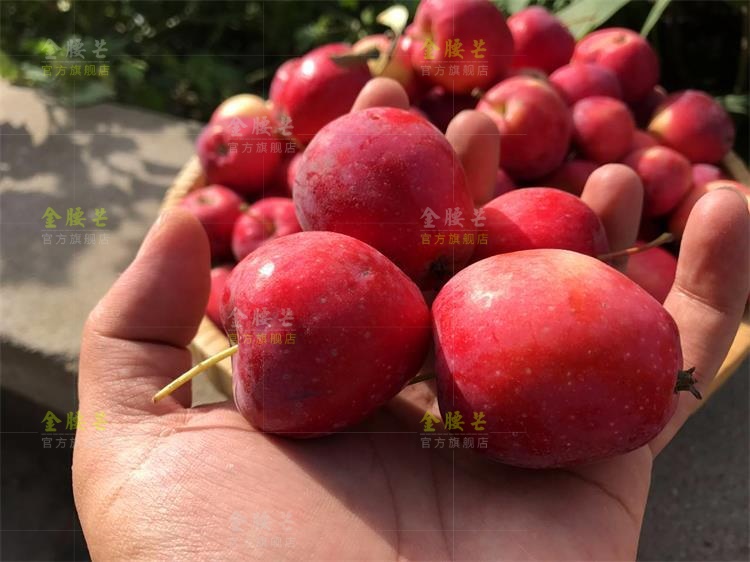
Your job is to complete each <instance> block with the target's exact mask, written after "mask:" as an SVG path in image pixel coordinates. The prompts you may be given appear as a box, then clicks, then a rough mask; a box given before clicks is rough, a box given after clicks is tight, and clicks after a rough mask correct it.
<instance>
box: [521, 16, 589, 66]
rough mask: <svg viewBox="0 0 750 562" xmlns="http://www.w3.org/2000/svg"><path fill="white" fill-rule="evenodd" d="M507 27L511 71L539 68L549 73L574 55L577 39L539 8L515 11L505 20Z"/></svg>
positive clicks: (553, 17)
mask: <svg viewBox="0 0 750 562" xmlns="http://www.w3.org/2000/svg"><path fill="white" fill-rule="evenodd" d="M508 28H509V29H510V32H511V34H512V35H513V44H514V49H513V62H512V63H511V66H512V67H513V68H538V69H541V70H543V71H544V72H546V73H547V74H549V73H551V72H554V71H555V70H556V69H558V68H560V67H561V66H563V65H564V64H567V63H568V61H570V57H571V56H573V49H574V48H575V45H576V40H575V39H574V38H573V36H572V35H571V33H570V31H568V28H567V27H565V25H563V23H562V22H561V21H560V20H559V19H557V18H556V17H555V16H554V15H553V14H551V13H550V12H548V11H547V10H545V9H544V8H542V7H541V6H531V7H529V8H524V9H523V10H520V11H518V12H516V13H515V14H513V15H512V16H510V17H509V18H508Z"/></svg>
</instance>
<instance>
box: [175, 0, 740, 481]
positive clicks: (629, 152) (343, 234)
mask: <svg viewBox="0 0 750 562" xmlns="http://www.w3.org/2000/svg"><path fill="white" fill-rule="evenodd" d="M459 61H460V64H459ZM454 66H456V67H457V68H458V71H454V70H453V67H454ZM376 75H378V76H386V77H389V78H392V79H394V80H396V81H398V82H399V83H400V84H401V85H402V86H403V88H404V90H405V92H406V93H407V95H408V98H409V101H410V103H411V105H412V108H411V109H410V110H408V111H407V110H404V109H397V108H392V107H371V108H368V109H363V110H359V111H353V112H352V111H351V108H352V105H353V103H354V101H355V99H356V98H357V96H358V94H359V93H360V91H361V90H362V88H363V87H364V85H365V84H366V83H367V82H368V80H369V79H370V78H372V77H373V76H376ZM269 98H270V99H269V100H268V101H266V100H263V99H261V98H259V97H257V96H254V95H250V94H241V95H237V96H234V97H232V98H229V99H228V100H226V101H225V102H224V103H222V104H221V105H220V106H219V107H218V108H217V109H216V110H215V112H214V114H213V116H212V117H211V120H210V122H209V123H208V125H206V127H205V129H204V130H203V132H202V133H201V135H200V137H199V139H198V141H197V153H198V157H199V159H200V162H201V165H202V167H203V171H204V176H205V179H206V187H203V188H201V189H198V190H195V191H193V192H191V193H190V194H189V195H187V196H186V197H185V198H184V199H183V201H182V203H181V204H182V205H183V206H184V207H185V208H186V209H188V210H190V211H191V212H192V213H193V214H194V215H195V216H196V217H197V218H198V220H199V221H200V222H201V223H202V224H203V225H204V227H205V230H206V233H207V235H208V238H209V240H210V244H211V251H212V257H213V260H214V265H215V269H214V270H213V271H212V273H211V294H210V299H209V303H208V307H207V310H206V314H207V316H208V317H209V318H210V319H211V320H213V321H214V322H215V323H216V324H217V325H218V326H219V327H221V328H223V329H224V330H225V331H226V332H227V333H228V334H230V336H231V338H230V339H231V340H232V343H233V344H235V345H234V346H233V347H234V349H232V353H234V355H233V359H232V360H233V381H234V383H233V384H234V399H235V402H236V405H237V407H238V409H239V411H240V412H241V413H242V414H243V416H244V417H245V418H246V419H247V420H248V422H249V423H250V424H252V425H253V426H254V427H256V428H257V429H259V430H261V431H264V432H270V433H275V434H281V435H286V436H290V437H313V436H320V435H326V434H329V433H332V432H336V431H339V430H342V429H345V428H347V427H350V426H351V425H352V424H356V423H358V422H360V421H362V420H363V419H364V418H366V417H367V416H368V415H370V414H371V413H373V412H374V411H375V410H377V409H378V408H379V407H381V406H383V405H384V404H386V403H387V402H388V401H389V400H390V399H391V398H393V397H394V396H395V395H396V394H398V393H399V392H400V391H401V390H402V389H403V388H404V386H405V385H407V384H409V382H410V381H412V379H414V377H415V376H416V375H417V374H418V373H425V372H426V373H433V374H434V376H435V378H436V383H437V384H436V388H437V397H438V401H439V405H440V408H441V411H442V412H443V413H444V414H445V413H447V412H452V411H456V410H458V411H469V412H471V411H482V412H484V413H485V414H486V420H487V427H486V429H487V436H488V445H487V448H486V449H481V452H482V453H484V454H486V455H488V456H489V457H491V458H492V459H495V460H497V461H500V462H503V463H507V464H510V465H515V466H523V467H535V468H545V467H559V466H570V465H576V464H581V463H589V462H593V461H596V460H599V459H603V458H607V457H611V456H613V455H618V454H622V453H625V452H627V451H630V450H633V449H635V448H637V447H640V446H642V445H644V444H645V443H647V442H648V441H650V440H651V439H652V438H653V437H654V436H655V435H656V434H657V433H658V432H659V431H661V429H662V428H663V427H664V426H665V424H666V423H667V421H668V420H669V419H670V417H671V416H672V414H673V412H674V410H675V408H676V403H677V397H678V395H677V391H678V390H692V391H694V389H693V388H692V379H691V375H690V371H689V370H688V371H682V370H681V369H682V368H683V364H682V352H681V347H680V339H679V334H678V330H677V326H676V324H675V322H674V321H673V320H672V318H671V317H670V315H669V314H668V313H667V311H666V310H665V309H664V308H663V307H662V305H661V303H662V302H663V300H664V299H665V297H666V294H667V292H668V291H669V288H670V287H671V285H672V282H673V280H674V276H675V268H676V258H675V257H674V253H676V251H677V250H678V246H677V243H675V244H674V245H672V246H668V247H667V249H665V248H651V249H648V250H646V251H643V252H641V253H636V254H635V255H633V256H632V257H631V258H630V262H629V265H628V266H627V269H626V274H623V273H621V272H620V271H618V270H617V269H615V268H614V267H613V266H612V265H611V264H610V263H608V261H607V257H608V256H611V253H610V247H609V242H608V240H607V234H606V232H605V230H604V228H603V226H602V223H601V221H600V219H599V218H598V217H597V215H596V214H595V213H594V212H593V211H592V209H591V208H589V207H588V206H587V205H586V203H584V201H583V200H582V199H581V198H580V195H581V192H582V190H583V186H584V184H585V183H586V181H587V179H588V177H589V176H590V175H591V174H592V173H593V172H594V171H595V170H596V169H597V168H598V167H600V166H602V165H604V164H608V163H612V162H619V163H622V164H624V165H626V166H629V167H630V168H632V169H633V170H634V171H635V172H636V173H637V175H638V176H639V177H640V179H641V181H642V183H643V187H644V204H643V217H642V229H641V234H640V236H639V238H641V239H650V238H652V237H653V235H658V234H659V233H661V232H665V231H669V232H671V233H672V234H673V236H674V237H675V238H676V240H678V241H679V238H680V237H681V235H682V232H683V230H684V228H685V223H686V220H687V216H688V214H689V213H690V210H691V208H692V206H693V205H694V204H695V202H696V201H697V200H698V199H699V198H700V197H701V196H702V195H703V194H704V193H707V192H708V191H711V190H713V189H716V188H718V187H721V186H727V185H730V186H733V187H734V188H736V189H737V190H739V191H740V192H742V193H743V194H745V195H746V196H748V198H749V200H750V188H748V187H746V186H744V185H741V184H739V183H737V182H734V181H731V180H729V179H728V178H727V177H726V175H725V172H724V171H723V169H722V168H721V164H722V159H723V158H724V157H725V156H726V155H727V154H728V153H729V151H730V150H731V147H732V143H733V140H734V129H733V124H732V121H731V120H730V118H729V117H728V115H727V113H726V112H725V111H724V110H723V109H722V107H721V106H720V105H719V104H718V103H717V102H716V101H715V100H714V99H713V98H712V97H710V96H709V95H707V94H705V93H703V92H700V91H694V90H687V91H682V92H674V93H671V94H668V93H667V92H665V90H664V89H663V88H662V87H661V86H659V60H658V58H657V56H656V54H655V52H654V50H653V49H652V48H651V47H650V45H649V43H648V42H647V41H646V40H645V39H644V38H643V37H641V36H640V35H638V34H637V33H635V32H633V31H630V30H628V29H624V28H610V29H600V30H598V31H595V32H593V33H591V34H589V35H587V36H585V37H583V38H582V39H580V40H578V41H576V40H575V39H574V37H573V36H572V35H571V33H570V32H569V31H568V29H566V27H565V26H564V25H563V24H562V23H561V21H559V20H558V19H557V18H556V17H555V16H554V15H552V14H551V13H549V12H548V11H546V10H545V9H543V8H540V7H531V8H527V9H524V10H521V11H519V12H517V13H515V14H514V15H512V16H511V17H509V18H508V19H507V20H506V18H505V17H504V15H503V14H502V12H501V11H500V10H498V8H496V7H495V5H494V4H492V3H491V2H490V1H489V0H422V1H421V2H420V3H419V5H418V7H417V10H416V14H415V17H414V20H413V22H412V23H411V24H410V25H408V26H406V27H405V28H404V27H403V26H401V28H398V27H396V28H395V29H394V30H393V32H388V33H386V34H382V35H376V36H369V37H365V38H363V39H362V40H361V41H359V42H358V43H357V44H355V45H354V46H349V45H345V44H339V43H337V44H330V45H324V46H321V47H318V48H316V49H314V50H312V51H310V52H309V53H307V54H306V55H304V56H302V57H300V58H295V59H291V60H288V61H286V62H285V63H283V64H282V65H281V66H280V67H279V68H278V70H277V71H276V74H275V76H274V78H273V81H272V83H271V86H270V93H269ZM464 109H476V110H478V111H480V112H482V113H484V114H486V115H487V116H489V117H490V118H491V120H492V121H493V122H494V123H495V124H496V126H497V129H498V130H499V132H500V154H499V162H500V167H499V169H498V170H497V182H496V185H495V187H494V189H495V191H494V194H489V193H488V194H485V195H484V196H478V195H476V194H473V193H472V191H471V189H470V186H469V185H468V184H467V177H466V173H465V170H464V169H463V167H462V164H461V162H460V160H459V158H458V156H457V154H456V152H455V151H454V149H453V148H452V146H451V144H450V143H449V142H448V140H447V139H446V137H445V136H444V134H443V132H444V131H445V129H446V127H447V124H448V122H449V121H450V120H451V119H452V118H453V117H454V116H455V114H456V113H457V112H459V111H461V110H464ZM441 131H442V132H441ZM639 243H640V242H639ZM422 377H423V375H420V378H422Z"/></svg>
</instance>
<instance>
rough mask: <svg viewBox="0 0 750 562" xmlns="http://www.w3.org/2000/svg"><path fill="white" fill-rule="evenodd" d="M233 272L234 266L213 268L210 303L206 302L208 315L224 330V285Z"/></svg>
mask: <svg viewBox="0 0 750 562" xmlns="http://www.w3.org/2000/svg"><path fill="white" fill-rule="evenodd" d="M231 273H232V267H231V266H229V265H222V266H220V267H214V268H213V269H212V270H211V290H210V291H209V293H208V304H206V316H208V317H209V318H210V319H211V321H212V322H213V323H214V324H216V325H217V326H218V327H219V328H220V329H222V330H223V327H222V325H221V298H222V295H223V294H224V287H225V286H226V284H227V280H228V279H229V276H230V275H231Z"/></svg>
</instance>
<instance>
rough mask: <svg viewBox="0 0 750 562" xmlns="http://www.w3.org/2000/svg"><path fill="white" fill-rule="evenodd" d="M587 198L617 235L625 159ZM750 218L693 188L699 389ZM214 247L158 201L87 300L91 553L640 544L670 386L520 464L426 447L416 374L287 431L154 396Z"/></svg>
mask: <svg viewBox="0 0 750 562" xmlns="http://www.w3.org/2000/svg"><path fill="white" fill-rule="evenodd" d="M406 104H407V102H406V97H405V95H404V94H403V92H402V91H401V90H400V89H399V88H398V87H396V86H395V84H394V83H392V82H390V81H388V80H383V79H377V80H375V81H373V82H371V83H370V84H369V85H368V86H367V87H366V88H365V90H363V92H362V93H361V94H360V97H359V99H358V101H357V103H356V104H355V108H354V109H361V108H363V107H369V106H375V105H392V106H396V107H406ZM446 135H447V137H448V139H449V140H450V141H451V143H452V144H453V145H454V147H455V148H456V151H457V153H458V155H459V157H460V158H461V160H462V161H463V162H464V164H465V166H466V169H467V176H468V178H469V181H470V183H471V185H472V189H473V190H474V192H475V193H476V192H480V191H481V190H482V189H485V188H487V186H491V185H492V183H493V182H494V174H495V169H496V168H497V154H498V142H499V140H498V137H497V130H496V129H495V128H494V125H492V124H491V122H490V121H489V120H488V119H487V118H486V117H484V116H482V115H481V114H478V113H476V112H464V113H462V114H460V115H459V116H457V117H456V119H455V120H454V122H453V123H452V124H451V126H450V128H449V129H448V131H447V133H446ZM582 197H583V199H584V200H585V201H586V202H587V203H588V204H589V205H590V206H591V207H592V208H593V209H594V210H595V211H596V212H597V214H598V215H599V216H600V218H601V219H602V222H603V224H604V226H605V229H606V231H607V234H608V236H609V239H610V246H611V247H612V249H622V248H625V247H628V246H631V245H632V244H633V242H634V240H635V236H636V232H637V229H638V221H639V217H640V208H641V199H642V188H641V185H640V182H639V180H638V178H637V176H635V174H634V173H633V172H631V171H630V170H629V169H627V168H625V167H623V166H619V165H609V166H605V167H603V168H601V169H600V170H598V171H597V172H596V173H595V174H594V175H592V177H591V178H590V180H589V182H588V183H587V185H586V188H585V190H584V193H583V195H582ZM748 228H750V217H749V216H748V211H747V207H746V202H744V201H743V200H742V199H741V198H740V197H738V196H737V195H736V194H735V193H733V192H731V191H728V190H718V191H716V192H712V193H710V194H708V195H706V196H704V197H703V198H702V199H701V200H700V201H699V203H698V204H697V205H696V207H695V209H694V211H693V213H692V214H691V217H690V219H689V221H688V225H687V229H686V233H685V235H684V239H683V242H682V250H681V254H680V258H679V266H678V272H677V279H676V281H675V285H674V287H673V289H672V292H671V293H670V295H669V297H668V299H667V301H666V304H665V306H666V308H667V309H668V310H669V312H670V313H671V314H672V316H673V317H674V318H675V320H676V322H677V324H678V326H679V328H680V335H681V340H682V346H683V354H684V357H685V366H686V367H693V366H695V367H696V378H697V380H698V383H697V386H698V388H699V389H700V390H705V389H706V387H707V386H708V385H709V384H710V382H711V379H712V378H713V377H714V375H715V373H716V371H717V369H718V367H719V365H720V364H721V361H722V359H723V358H724V356H725V354H726V351H727V349H728V348H729V345H730V343H731V341H732V338H733V335H734V333H735V332H736V329H737V326H738V323H739V321H740V318H741V315H742V311H743V307H744V303H745V300H746V297H747V294H748V283H749V282H750V281H749V280H748V277H747V271H746V270H745V269H743V268H742V267H738V264H746V263H748V259H749V256H748V251H749V250H748ZM209 267H210V258H209V249H208V242H207V240H206V236H205V234H204V232H203V230H202V227H201V226H200V224H198V223H197V221H195V220H194V219H193V218H192V217H191V216H190V215H188V214H186V213H185V212H184V211H180V210H174V211H170V212H168V213H167V214H166V215H163V216H162V217H161V218H160V220H159V221H157V223H156V224H155V225H154V227H153V228H152V230H151V232H150V233H149V235H148V236H147V238H146V240H145V241H144V243H143V246H142V248H141V250H140V251H139V253H138V255H137V256H136V258H135V260H134V261H133V263H132V264H131V265H130V267H129V268H128V269H127V270H126V271H125V272H124V273H123V274H122V276H121V277H120V278H119V279H118V280H117V282H116V283H115V284H114V286H113V287H112V289H111V290H110V291H109V293H108V294H107V295H106V296H105V297H104V298H103V299H102V301H101V302H100V303H99V305H98V306H97V307H96V309H95V310H94V311H93V312H92V313H91V315H90V317H89V319H88V321H87V323H86V327H85V330H84V334H83V344H82V350H81V363H80V382H79V394H80V414H81V418H82V419H86V418H87V417H93V415H94V412H99V411H104V412H106V415H107V420H108V425H107V427H106V430H105V431H98V432H89V431H82V432H79V434H78V437H77V440H76V446H75V451H74V458H73V483H74V492H75V500H76V506H77V508H78V513H79V515H80V519H81V524H82V527H83V530H84V532H85V536H86V540H87V542H88V546H89V549H90V552H91V554H92V556H93V558H94V559H102V560H111V559H129V560H139V559H144V560H153V559H176V558H180V559H196V560H206V559H219V560H224V559H231V558H237V557H241V558H242V559H248V558H258V559H262V560H279V559H295V560H296V559H302V558H307V559H320V560H338V559H342V560H343V559H346V560H352V559H357V560H360V559H378V560H382V559H396V558H403V559H425V560H443V559H471V560H484V559H493V560H494V559H514V560H525V559H544V560H547V559H555V560H563V559H575V560H580V559H593V560H614V559H632V558H634V557H635V553H636V549H637V544H638V536H639V533H640V526H641V521H642V518H643V512H644V508H645V504H646V498H647V494H648V487H649V481H650V475H651V468H652V463H653V459H654V457H655V455H656V454H658V452H659V451H661V450H662V449H663V448H664V447H665V446H666V444H667V443H668V442H669V441H670V440H671V439H672V437H673V436H674V435H675V433H676V432H677V431H678V430H679V428H680V427H681V426H682V424H683V423H684V422H685V420H686V419H687V418H688V416H689V415H690V414H691V413H692V412H693V411H694V410H695V408H696V406H697V404H698V403H697V401H696V400H695V398H693V397H692V396H691V395H689V394H687V393H681V395H680V399H679V406H678V409H677V412H676V413H675V415H674V417H673V418H672V419H671V421H670V422H669V424H668V425H667V427H666V428H665V429H664V430H663V431H662V433H661V434H660V435H659V436H657V437H656V438H655V439H654V440H653V441H652V442H651V443H650V444H649V445H647V446H644V447H642V448H640V449H638V450H635V451H632V452H630V453H628V454H626V455H622V456H619V457H616V458H612V459H609V460H606V461H603V462H600V463H597V464H594V465H590V466H583V467H577V468H575V469H568V470H544V471H539V470H523V469H518V468H513V467H507V466H503V465H500V464H497V463H493V462H491V461H488V460H487V459H485V458H482V457H480V456H478V455H472V454H471V453H469V452H466V453H465V452H462V451H461V450H460V449H458V450H455V449H453V450H450V451H447V450H445V452H442V451H444V450H433V449H430V450H425V449H422V448H421V446H420V440H419V438H418V433H419V432H420V430H421V426H420V423H419V420H420V419H421V417H422V415H423V414H424V412H425V410H431V411H433V412H434V413H437V412H438V409H437V403H436V399H435V395H434V391H433V387H432V385H431V384H429V383H419V384H416V385H412V386H410V387H407V388H406V389H405V390H404V391H403V392H402V393H401V394H400V395H399V396H398V397H396V398H395V399H393V400H392V401H391V402H390V403H389V404H388V405H387V406H385V407H384V408H382V409H381V410H380V411H379V412H378V413H377V414H376V415H374V416H372V417H371V418H370V419H369V420H367V421H366V422H365V423H363V424H360V425H359V426H358V427H355V428H352V429H351V430H350V431H346V432H342V433H339V434H336V435H332V436H330V437H325V438H322V439H315V440H306V441H293V440H288V439H283V438H278V437H275V436H273V435H266V434H262V433H259V432H257V431H256V430H255V429H253V428H252V427H251V426H250V425H249V424H248V423H247V422H246V421H245V420H244V418H243V417H242V416H241V415H240V414H239V413H238V412H237V411H236V410H235V409H234V407H233V406H232V405H231V404H229V403H223V404H215V405H211V406H205V407H199V408H194V409H190V408H188V406H189V389H188V387H185V388H183V389H181V390H180V391H178V392H177V393H175V394H174V395H172V396H171V397H168V398H167V399H165V400H163V401H162V402H160V403H158V404H153V403H152V402H151V396H152V395H153V394H154V392H156V391H157V390H158V389H159V388H161V387H162V386H164V385H165V384H166V383H167V382H169V381H170V380H172V379H173V378H174V377H175V376H177V375H179V374H180V373H182V372H184V371H185V370H187V369H188V368H189V367H190V363H191V358H190V353H189V352H188V350H187V348H186V346H187V344H188V343H189V342H190V340H191V339H192V337H193V335H194V334H195V332H196V330H197V327H198V323H199V321H200V318H201V316H202V315H203V310H204V308H205V304H206V300H207V295H208V288H209V275H208V272H209Z"/></svg>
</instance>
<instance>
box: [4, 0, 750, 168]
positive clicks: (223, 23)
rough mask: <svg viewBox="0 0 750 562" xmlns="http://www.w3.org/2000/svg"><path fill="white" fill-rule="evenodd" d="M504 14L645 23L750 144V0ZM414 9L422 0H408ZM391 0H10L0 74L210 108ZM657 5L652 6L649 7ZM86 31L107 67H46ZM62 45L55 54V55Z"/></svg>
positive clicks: (576, 24) (577, 23) (164, 104)
mask: <svg viewBox="0 0 750 562" xmlns="http://www.w3.org/2000/svg"><path fill="white" fill-rule="evenodd" d="M493 1H494V2H495V3H496V4H497V5H498V7H499V8H500V9H501V10H503V11H504V12H505V13H506V14H508V13H512V12H515V11H517V10H520V9H522V8H524V7H526V6H527V5H530V4H542V5H544V6H545V7H547V8H549V9H551V10H553V11H555V12H557V13H558V14H559V15H560V17H561V18H562V19H564V21H565V22H566V23H567V24H568V25H569V26H571V28H572V29H573V31H574V33H576V35H582V34H583V33H586V32H588V31H590V30H591V29H594V28H596V27H597V26H599V25H602V24H606V25H624V26H626V27H630V28H632V29H635V30H641V29H642V28H644V24H646V27H647V28H649V29H647V30H644V32H646V33H648V36H649V39H650V40H651V42H652V43H653V44H654V46H655V48H656V49H657V51H658V52H659V55H660V57H661V60H662V83H663V84H664V86H665V87H666V88H667V89H668V90H676V89H684V88H688V87H693V88H699V89H704V90H707V91H709V92H710V93H712V94H714V95H715V96H717V97H718V98H719V99H720V100H722V102H724V103H725V105H726V107H727V108H728V109H729V110H730V111H732V112H733V113H734V114H735V117H736V119H737V122H738V125H739V129H740V130H739V137H740V141H739V145H740V146H738V149H739V150H740V151H741V153H743V154H747V112H748V110H747V107H748V97H747V95H748V75H747V67H748V58H747V57H748V53H747V44H748V37H747V34H748V3H747V1H746V0H706V1H691V2H669V1H665V0H656V1H650V0H638V1H632V2H627V0H533V1H532V0H493ZM401 3H403V4H405V5H406V6H407V7H408V8H409V10H410V12H411V13H412V15H413V13H414V9H415V7H416V4H417V0H407V1H404V2H401ZM389 4H390V3H388V2H382V1H371V0H314V1H305V0H299V1H291V0H290V1H286V0H275V1H270V0H266V1H248V2H243V1H220V0H219V1H207V0H204V1H198V0H170V1H166V2H152V1H138V0H56V1H50V0H17V1H16V0H4V1H3V2H0V76H2V77H4V78H6V79H10V80H11V81H13V82H15V83H18V84H25V85H32V86H37V87H42V88H45V89H48V90H49V91H50V92H52V93H53V94H55V95H57V96H59V97H61V98H62V99H63V100H65V101H67V102H70V103H76V104H89V103H95V102H98V101H102V100H107V99H109V100H116V101H118V102H122V103H126V104H130V105H136V106H140V107H144V108H148V109H153V110H156V111H163V112H168V113H172V114H175V115H180V116H185V117H192V118H196V119H206V118H207V117H208V116H209V115H210V113H211V111H212V110H213V108H214V107H215V106H216V105H217V104H218V103H219V102H220V101H221V100H222V99H224V98H226V97H228V96H230V95H232V94H235V93H239V92H243V91H249V92H254V93H259V94H261V95H265V94H266V93H267V91H268V86H269V83H270V80H271V78H272V76H273V73H274V71H275V69H276V68H277V67H278V66H279V64H281V63H282V62H283V61H284V60H286V59H288V58H290V57H293V56H298V55H300V54H302V53H304V52H306V51H308V50H309V49H311V48H313V47H314V46H317V45H320V44H323V43H327V42H331V41H347V42H353V41H356V40H357V39H359V38H361V37H363V36H365V35H367V34H370V33H374V32H379V31H382V30H383V28H382V27H381V26H380V25H379V24H377V23H376V22H375V16H376V15H377V14H378V13H379V12H380V11H382V10H383V9H385V8H386V7H387V6H388V5H389ZM649 14H651V16H650V17H649ZM77 39H80V40H81V41H82V43H83V45H84V47H85V49H86V54H87V56H86V59H87V60H88V59H90V58H91V54H90V53H91V51H92V49H93V48H94V42H95V41H101V40H104V41H105V45H106V49H107V51H106V54H107V57H106V58H107V60H108V62H109V72H108V75H107V76H66V77H60V76H58V77H56V76H54V72H53V73H52V74H53V75H52V76H45V74H44V71H43V67H44V66H45V65H46V64H49V63H48V61H46V59H45V55H46V54H47V53H48V52H49V50H48V49H49V44H48V41H49V40H51V41H53V42H54V43H55V44H56V45H57V46H59V47H61V48H64V47H65V46H66V45H67V44H68V41H70V40H77ZM60 58H61V56H60V55H58V59H60Z"/></svg>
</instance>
